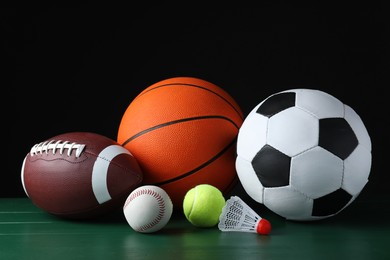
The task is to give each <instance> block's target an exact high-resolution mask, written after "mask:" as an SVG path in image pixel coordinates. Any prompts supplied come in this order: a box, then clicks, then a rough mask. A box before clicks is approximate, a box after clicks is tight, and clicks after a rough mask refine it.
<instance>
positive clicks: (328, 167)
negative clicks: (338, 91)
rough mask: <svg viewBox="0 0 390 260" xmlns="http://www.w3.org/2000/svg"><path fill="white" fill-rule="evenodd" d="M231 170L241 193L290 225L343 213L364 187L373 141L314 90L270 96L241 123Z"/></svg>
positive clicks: (346, 110)
mask: <svg viewBox="0 0 390 260" xmlns="http://www.w3.org/2000/svg"><path fill="white" fill-rule="evenodd" d="M236 169H237V173H238V177H239V179H240V181H241V183H242V185H243V187H244V189H245V190H246V192H247V193H248V194H249V195H250V196H251V197H252V198H253V199H254V200H255V201H257V202H259V203H262V204H264V205H265V206H266V207H268V208H269V209H270V210H272V211H273V212H275V213H277V214H279V215H280V216H282V217H285V218H286V219H291V220H302V221H305V220H319V219H323V218H327V217H330V216H334V215H336V214H338V213H339V212H341V211H342V210H343V209H344V208H346V207H347V206H348V205H350V203H352V201H354V200H355V199H356V197H357V196H358V195H359V194H360V192H361V191H362V190H363V188H364V187H365V185H366V183H367V182H368V177H369V174H370V169H371V139H370V136H369V134H368V132H367V129H366V127H365V126H364V123H363V121H362V119H361V118H360V117H359V115H358V114H357V113H356V112H355V111H354V110H353V109H352V108H351V107H349V106H348V105H346V104H344V103H342V102H341V101H340V100H338V99H337V98H336V97H333V96H331V95H330V94H327V93H325V92H323V91H320V90H316V89H291V90H286V91H282V92H279V93H276V94H273V95H271V96H269V97H268V98H266V99H265V100H263V101H262V102H261V103H259V104H258V105H257V106H256V107H255V108H253V110H252V111H251V112H250V113H249V114H248V116H247V117H246V118H245V120H244V122H243V124H242V126H241V128H240V130H239V133H238V139H237V159H236Z"/></svg>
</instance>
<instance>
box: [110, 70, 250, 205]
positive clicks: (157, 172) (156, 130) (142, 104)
mask: <svg viewBox="0 0 390 260" xmlns="http://www.w3.org/2000/svg"><path fill="white" fill-rule="evenodd" d="M242 122H243V114H242V111H241V109H240V107H239V106H238V104H237V103H236V102H235V100H234V99H233V98H232V97H231V96H230V95H229V94H228V93H227V92H226V91H224V90H223V89H221V88H220V87H218V86H216V85H215V84H212V83H210V82H208V81H205V80H202V79H198V78H193V77H175V78H169V79H165V80H162V81H160V82H157V83H155V84H153V85H151V86H149V87H148V88H146V89H145V90H143V91H142V92H141V93H140V94H139V95H138V96H137V97H136V98H135V99H134V100H133V101H132V102H131V103H130V105H129V106H128V107H127V109H126V111H125V113H124V114H123V117H122V120H121V122H120V125H119V130H118V139H117V141H118V143H120V144H121V145H123V146H124V147H125V148H127V149H128V150H129V151H130V152H131V153H132V154H133V155H134V157H135V158H136V159H137V161H138V163H139V165H140V167H141V168H142V171H143V173H144V178H143V184H145V185H146V184H148V185H156V186H160V187H161V188H163V189H164V190H165V191H166V192H167V193H168V194H169V196H170V197H171V199H172V203H173V205H174V209H180V210H181V209H182V203H183V199H184V196H185V194H186V192H187V191H188V190H190V189H191V188H193V187H194V186H196V185H198V184H203V183H206V184H210V185H213V186H215V187H217V188H218V189H220V190H221V192H222V193H223V194H226V193H227V192H229V191H230V190H231V189H232V188H233V187H234V186H235V184H236V183H237V181H238V178H237V172H236V169H235V158H236V139H237V135H238V130H239V128H240V127H241V124H242Z"/></svg>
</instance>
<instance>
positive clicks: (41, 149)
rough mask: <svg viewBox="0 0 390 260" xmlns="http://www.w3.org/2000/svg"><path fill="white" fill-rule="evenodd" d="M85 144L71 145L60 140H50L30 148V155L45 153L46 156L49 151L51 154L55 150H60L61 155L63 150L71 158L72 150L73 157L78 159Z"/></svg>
mask: <svg viewBox="0 0 390 260" xmlns="http://www.w3.org/2000/svg"><path fill="white" fill-rule="evenodd" d="M84 147H85V144H77V143H71V142H69V141H62V140H58V141H55V140H51V141H46V142H42V143H39V144H36V145H34V146H33V147H32V148H31V151H30V154H31V156H34V155H36V154H38V153H40V154H42V153H46V154H48V153H49V151H50V150H52V152H53V154H55V153H56V151H57V149H59V150H60V154H63V152H64V150H67V151H68V152H67V154H68V156H71V154H72V150H75V151H76V154H75V156H76V157H79V156H80V154H81V153H82V151H83V150H84Z"/></svg>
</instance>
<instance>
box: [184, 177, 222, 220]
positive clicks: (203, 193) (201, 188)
mask: <svg viewBox="0 0 390 260" xmlns="http://www.w3.org/2000/svg"><path fill="white" fill-rule="evenodd" d="M225 203H226V201H225V198H224V197H223V194H222V192H221V191H220V190H219V189H218V188H216V187H214V186H212V185H210V184H199V185H196V186H195V187H194V188H192V189H190V190H189V191H187V193H186V195H185V196H184V200H183V211H184V215H185V216H186V218H187V220H188V221H189V222H190V223H191V224H192V225H194V226H197V227H213V226H215V225H216V224H218V222H219V216H220V215H221V213H222V208H223V207H224V206H225Z"/></svg>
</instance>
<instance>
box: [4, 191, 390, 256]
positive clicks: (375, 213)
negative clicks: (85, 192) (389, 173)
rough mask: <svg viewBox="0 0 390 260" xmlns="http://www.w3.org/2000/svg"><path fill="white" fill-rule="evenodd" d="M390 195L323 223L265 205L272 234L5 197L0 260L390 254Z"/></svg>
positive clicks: (359, 204)
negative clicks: (60, 212) (144, 223)
mask: <svg viewBox="0 0 390 260" xmlns="http://www.w3.org/2000/svg"><path fill="white" fill-rule="evenodd" d="M386 205H387V206H389V203H388V201H381V200H378V199H370V200H357V201H356V202H354V204H352V205H351V206H349V207H350V208H347V209H346V210H344V212H342V213H340V214H339V215H337V216H335V217H332V218H330V219H328V220H325V221H318V222H309V223H301V222H292V221H287V220H284V219H282V218H280V217H278V216H276V215H275V214H273V213H272V212H270V211H267V210H265V209H262V213H260V215H261V216H262V217H264V218H267V219H268V220H270V222H271V223H272V227H273V230H272V232H271V234H270V235H268V236H261V235H257V234H253V233H241V232H240V233H238V232H221V231H219V230H218V228H217V227H213V228H196V227H194V226H192V225H191V224H190V223H189V222H188V221H187V220H186V219H185V218H184V216H183V215H182V214H180V212H179V213H177V212H176V213H175V215H174V216H173V217H172V219H171V220H170V222H169V223H168V224H167V226H166V227H165V228H163V229H162V230H160V231H159V232H156V233H151V234H142V233H137V232H135V231H133V230H132V229H131V228H130V226H129V225H128V224H127V222H126V220H125V219H124V217H123V216H122V214H121V212H119V211H118V212H116V213H114V214H112V215H110V216H106V217H104V218H100V219H97V220H94V221H69V220H63V219H59V218H57V217H55V216H51V215H50V214H47V213H45V212H43V211H41V210H40V209H38V208H37V207H35V206H34V205H33V204H32V203H31V202H30V200H29V199H27V198H15V199H7V198H3V199H0V259H1V260H8V259H18V260H23V259H58V260H60V259H68V260H71V259H105V260H106V259H176V260H178V259H245V260H248V259H327V260H331V259H390V238H389V232H390V228H389V222H390V221H389V219H390V211H389V210H388V209H387V208H386Z"/></svg>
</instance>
